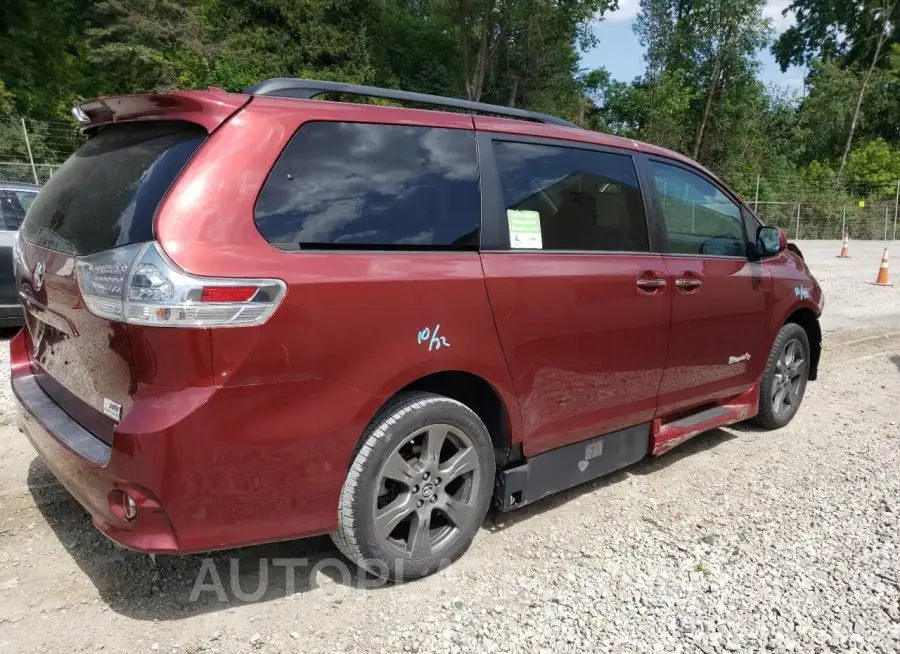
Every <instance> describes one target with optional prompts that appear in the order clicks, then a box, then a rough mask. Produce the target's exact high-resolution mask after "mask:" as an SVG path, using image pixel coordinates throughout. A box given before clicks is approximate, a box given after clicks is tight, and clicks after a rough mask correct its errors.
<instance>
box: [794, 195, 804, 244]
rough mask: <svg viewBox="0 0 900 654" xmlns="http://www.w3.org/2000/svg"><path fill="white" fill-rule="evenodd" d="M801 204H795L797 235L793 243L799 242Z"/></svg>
mask: <svg viewBox="0 0 900 654" xmlns="http://www.w3.org/2000/svg"><path fill="white" fill-rule="evenodd" d="M801 204H802V203H800V202H798V203H797V235H796V236H795V237H794V240H795V241H799V240H800V206H801Z"/></svg>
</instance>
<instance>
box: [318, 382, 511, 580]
mask: <svg viewBox="0 0 900 654" xmlns="http://www.w3.org/2000/svg"><path fill="white" fill-rule="evenodd" d="M494 477H495V464H494V449H493V445H492V443H491V437H490V434H489V433H488V430H487V428H486V427H485V426H484V423H483V422H482V421H481V419H480V418H479V417H478V416H477V415H476V414H475V413H474V412H473V411H472V410H471V409H469V408H468V407H467V406H465V405H464V404H462V403H460V402H457V401H456V400H452V399H450V398H448V397H443V396H441V395H435V394H433V393H423V392H415V393H403V394H401V395H399V396H398V397H397V399H396V401H394V402H392V403H390V404H389V405H388V406H386V407H385V408H384V409H383V410H382V411H381V412H380V413H379V414H378V415H377V416H376V417H375V419H373V421H372V423H371V424H370V425H369V427H368V429H367V430H366V431H365V433H364V434H363V436H362V439H361V441H360V445H359V447H358V449H357V452H356V454H355V456H354V459H353V463H352V464H351V466H350V470H349V472H348V473H347V479H346V481H345V482H344V487H343V489H342V490H341V496H340V502H339V505H338V528H337V531H335V532H333V533H332V534H331V538H332V540H333V541H334V543H335V544H336V545H337V547H338V549H340V550H341V552H342V553H343V554H344V555H345V556H346V557H347V558H349V559H350V560H351V561H353V562H354V563H356V564H357V565H358V566H360V567H361V568H363V569H365V570H367V571H369V572H371V573H372V574H374V575H376V576H378V577H382V578H386V579H390V580H392V581H400V580H402V579H410V578H413V579H415V578H418V577H424V576H426V575H429V574H432V573H433V572H436V571H437V570H439V569H441V568H443V567H446V566H447V565H449V564H450V563H452V562H453V561H455V560H456V559H458V558H459V557H460V556H462V555H463V554H464V553H465V551H466V550H467V549H468V548H469V545H470V544H471V543H472V539H473V538H474V537H475V534H476V533H477V532H478V529H479V527H480V526H481V525H482V523H483V522H484V518H485V515H486V514H487V510H488V506H489V504H490V499H491V496H492V494H493V488H494Z"/></svg>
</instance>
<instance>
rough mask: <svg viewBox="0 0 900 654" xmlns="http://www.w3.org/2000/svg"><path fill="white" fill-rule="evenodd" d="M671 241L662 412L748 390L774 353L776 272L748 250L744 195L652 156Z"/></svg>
mask: <svg viewBox="0 0 900 654" xmlns="http://www.w3.org/2000/svg"><path fill="white" fill-rule="evenodd" d="M644 161H645V165H646V170H647V177H648V180H649V185H650V186H651V188H653V189H654V193H655V198H654V207H655V210H656V211H658V212H659V213H660V214H661V216H662V219H663V222H664V224H665V227H666V232H667V237H668V242H667V244H666V246H665V249H664V251H665V266H666V269H667V270H668V273H669V275H670V276H671V278H672V282H673V287H674V288H673V294H672V330H671V334H670V337H669V351H668V356H667V358H666V367H665V372H664V374H663V377H662V383H661V385H660V389H659V404H660V414H661V415H662V414H667V413H672V412H674V411H679V410H682V409H688V408H691V407H693V406H697V405H700V404H704V403H707V402H714V401H717V400H719V399H722V398H726V397H729V396H732V395H736V394H738V393H742V392H744V391H746V390H748V389H749V388H750V387H751V386H752V385H753V384H754V383H755V382H756V381H757V380H758V378H759V376H760V374H761V372H762V366H765V360H766V357H767V355H768V350H769V345H770V344H769V343H768V342H767V337H766V333H767V331H766V330H767V325H766V315H767V306H768V304H769V296H770V295H771V286H772V285H771V278H770V276H769V274H768V272H767V271H766V269H765V267H764V266H763V265H761V264H760V263H759V262H751V261H749V260H748V258H747V235H746V229H745V226H744V222H743V219H742V215H741V210H740V207H739V205H738V204H737V202H735V200H734V199H733V198H731V197H730V195H729V194H728V193H727V192H726V191H725V190H724V189H722V188H720V187H719V186H718V185H717V184H716V183H715V182H714V181H713V180H712V179H711V178H709V177H708V176H706V175H704V174H703V173H701V172H700V171H699V170H697V169H694V168H692V167H688V166H685V165H682V164H680V163H676V162H674V161H670V160H667V159H661V158H647V159H645V160H644Z"/></svg>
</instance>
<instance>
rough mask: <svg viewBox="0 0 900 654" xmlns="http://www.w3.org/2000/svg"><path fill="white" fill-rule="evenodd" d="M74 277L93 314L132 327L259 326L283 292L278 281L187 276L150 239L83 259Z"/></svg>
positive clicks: (272, 309) (275, 305)
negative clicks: (147, 241)
mask: <svg viewBox="0 0 900 654" xmlns="http://www.w3.org/2000/svg"><path fill="white" fill-rule="evenodd" d="M76 275H77V278H78V286H79V288H80V289H81V294H82V296H83V297H84V303H85V306H87V308H88V310H89V311H90V312H91V313H93V314H94V315H97V316H100V317H101V318H108V319H110V320H119V321H123V322H127V323H131V324H134V325H154V326H158V327H249V326H252V325H261V324H262V323H264V322H265V321H266V320H268V319H269V317H270V316H271V315H272V313H273V312H274V311H275V309H276V308H277V307H278V304H279V303H280V302H281V299H282V298H283V297H284V293H285V285H284V282H282V281H281V280H279V279H228V278H207V277H195V276H193V275H189V274H187V273H186V272H184V271H183V270H180V269H179V268H178V267H177V266H176V265H175V264H174V263H173V262H172V261H170V260H169V258H168V257H167V256H166V255H165V254H164V253H163V251H162V250H161V249H160V247H159V244H157V243H156V242H152V241H151V242H150V243H138V244H135V245H128V246H125V247H121V248H116V249H115V250H108V251H106V252H101V253H99V254H94V255H91V256H89V257H81V258H79V259H78V264H77V268H76Z"/></svg>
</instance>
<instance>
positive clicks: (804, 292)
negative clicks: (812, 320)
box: [794, 286, 811, 300]
mask: <svg viewBox="0 0 900 654" xmlns="http://www.w3.org/2000/svg"><path fill="white" fill-rule="evenodd" d="M794 295H795V296H796V297H798V298H800V299H801V300H808V299H809V297H810V295H811V293H810V291H809V289H808V288H806V287H805V286H795V287H794Z"/></svg>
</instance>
